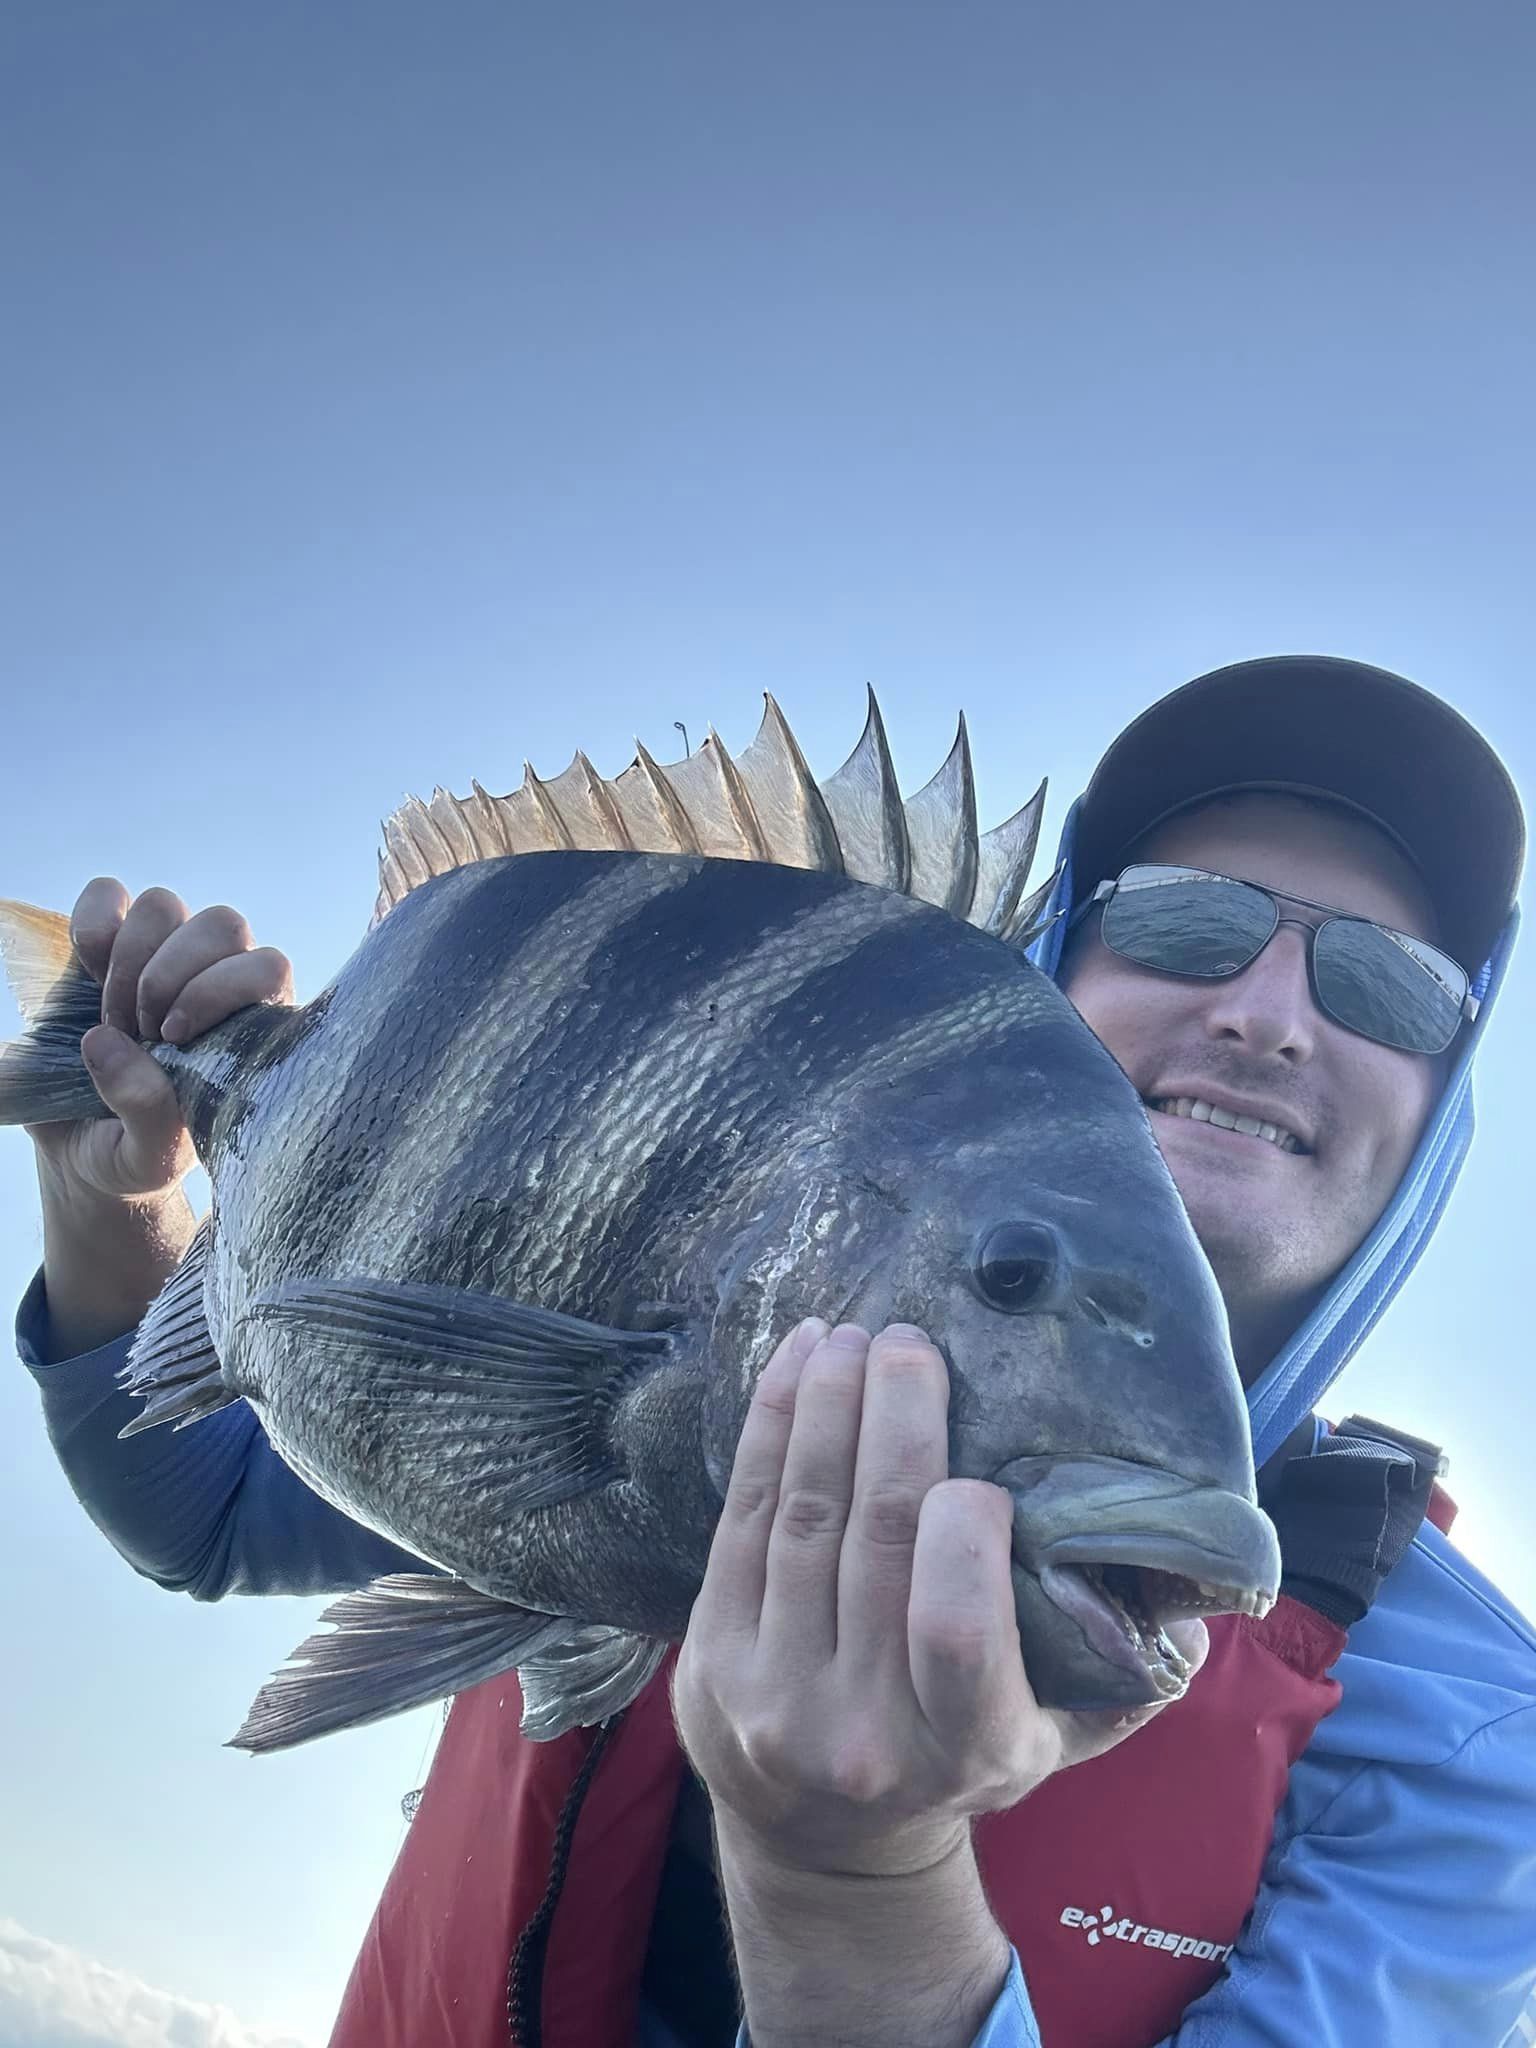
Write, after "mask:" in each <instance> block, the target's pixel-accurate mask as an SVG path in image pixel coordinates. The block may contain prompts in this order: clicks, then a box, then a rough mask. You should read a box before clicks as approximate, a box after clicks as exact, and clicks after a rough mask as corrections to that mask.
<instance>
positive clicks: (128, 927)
mask: <svg viewBox="0 0 1536 2048" xmlns="http://www.w3.org/2000/svg"><path fill="white" fill-rule="evenodd" d="M186 921H187V906H186V905H185V903H183V902H182V900H181V898H180V897H179V896H175V895H172V893H171V891H170V890H169V889H146V890H145V891H144V893H143V895H142V896H136V897H135V898H134V899H133V901H132V903H130V904H129V906H128V909H127V912H126V914H125V916H124V918H123V920H122V924H121V925H120V927H119V929H118V933H117V937H116V938H115V939H114V940H113V942H112V950H111V958H110V960H109V962H108V965H107V974H106V981H105V983H104V985H103V987H102V991H101V1021H102V1023H103V1024H111V1025H112V1026H114V1028H115V1029H117V1030H118V1031H125V1032H127V1034H128V1035H129V1037H130V1038H133V1037H137V1036H138V1035H139V977H140V976H141V975H142V974H143V972H144V970H145V968H146V967H147V966H148V965H149V963H150V961H151V960H152V959H153V958H154V956H155V954H156V953H157V952H158V951H159V950H160V948H161V946H163V945H164V944H165V942H166V940H167V939H168V938H169V937H170V936H171V933H172V932H174V931H175V930H176V929H177V927H178V926H179V925H183V924H185V923H186Z"/></svg>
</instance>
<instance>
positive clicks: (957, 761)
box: [374, 690, 1055, 947]
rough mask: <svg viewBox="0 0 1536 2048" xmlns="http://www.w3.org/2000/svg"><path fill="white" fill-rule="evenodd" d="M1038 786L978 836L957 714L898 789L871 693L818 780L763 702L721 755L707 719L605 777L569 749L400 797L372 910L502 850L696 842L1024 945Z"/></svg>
mask: <svg viewBox="0 0 1536 2048" xmlns="http://www.w3.org/2000/svg"><path fill="white" fill-rule="evenodd" d="M1044 809H1045V784H1044V783H1043V782H1042V783H1041V785H1040V787H1039V789H1037V790H1036V792H1035V794H1034V795H1033V796H1032V797H1031V798H1030V800H1029V802H1028V803H1027V804H1025V805H1024V807H1023V808H1022V810H1019V811H1016V812H1015V813H1014V815H1013V816H1012V817H1011V818H1009V819H1007V820H1005V822H1004V823H1003V824H1001V825H998V826H996V827H995V828H994V829H993V830H992V831H990V832H988V833H987V834H986V835H985V836H984V837H983V836H980V835H979V834H978V832H977V826H976V784H975V778H974V775H973V772H972V766H971V749H970V740H969V737H968V735H967V732H966V725H965V719H964V717H963V716H962V718H961V720H960V724H959V730H958V731H957V733H956V735H955V743H954V745H953V747H951V749H950V751H949V755H948V758H947V759H946V760H945V762H944V765H943V767H941V768H940V769H939V771H938V773H937V774H936V775H935V776H934V777H933V778H932V780H931V781H929V782H927V783H925V784H924V786H923V787H922V788H921V789H920V790H918V791H917V793H916V794H915V795H914V796H911V797H908V798H907V799H906V800H905V801H903V799H902V795H901V789H900V785H899V784H898V783H897V780H896V771H895V768H894V767H893V766H892V763H891V750H890V745H889V743H888V741H887V739H886V736H885V724H884V721H883V720H882V718H881V716H880V706H879V704H878V703H877V702H876V700H875V693H874V691H873V690H871V691H870V692H869V710H868V715H867V717H866V719H865V723H864V731H863V733H862V735H861V736H860V739H859V743H858V745H857V746H856V747H855V748H854V750H853V752H852V753H851V754H850V755H849V756H848V759H847V760H846V761H845V762H844V763H843V765H842V767H841V768H839V769H838V770H837V772H836V773H835V774H834V775H831V776H829V777H828V778H827V780H826V781H825V782H823V783H820V784H818V783H817V781H816V779H815V777H814V776H813V775H812V774H811V771H810V769H809V768H808V767H807V766H806V763H805V757H804V755H803V754H802V753H801V751H800V747H799V744H798V743H797V741H796V739H795V736H794V734H793V733H792V732H791V731H790V729H789V725H788V723H787V722H786V720H785V717H784V714H783V712H782V711H780V709H779V707H778V705H777V704H776V703H775V702H774V700H773V698H772V697H766V698H765V699H764V710H763V720H762V724H761V725H760V726H759V727H758V730H757V735H756V737H755V738H754V739H753V741H752V744H751V745H750V746H749V747H747V748H746V749H745V750H744V751H743V752H742V753H741V754H739V755H738V756H736V757H735V758H734V759H733V758H732V756H731V755H730V754H729V753H728V752H727V750H726V748H725V746H724V745H723V743H722V742H721V740H720V738H719V736H718V734H716V732H715V731H714V729H713V727H711V729H710V733H709V737H708V739H707V740H706V741H705V742H704V744H703V746H702V747H700V748H698V749H697V750H696V752H694V753H692V754H690V755H689V756H687V758H686V759H684V760H682V761H676V762H673V763H671V764H670V765H668V766H666V767H662V766H661V765H660V764H659V763H658V762H656V761H654V760H653V759H652V758H651V756H650V754H649V753H647V751H646V749H645V748H644V747H643V746H642V745H641V744H640V742H639V741H638V740H637V741H636V742H635V759H634V761H633V762H632V763H631V764H630V766H629V767H628V768H626V769H625V770H624V772H623V774H622V775H617V776H615V777H613V779H612V780H611V781H610V780H605V779H604V777H602V776H600V775H599V774H598V773H597V770H596V769H595V768H594V767H593V766H592V763H591V762H590V761H589V760H588V759H587V757H586V755H585V754H582V753H578V754H577V755H576V756H575V758H574V759H573V760H572V762H571V765H570V767H569V768H567V769H566V770H565V771H564V773H563V774H560V775H557V776H555V777H554V778H553V780H551V781H548V782H542V781H540V779H539V777H538V776H537V775H535V774H534V772H533V769H532V768H531V767H530V768H528V769H527V771H526V773H525V775H524V779H523V783H522V787H521V788H519V789H515V790H513V791H511V792H510V794H508V795H507V796H492V795H491V794H490V793H489V791H487V790H486V789H484V788H482V787H481V785H480V784H479V783H478V782H473V783H472V784H471V786H470V794H469V795H468V796H466V797H456V796H452V795H450V794H449V793H448V791H446V790H443V789H439V790H436V791H434V793H433V797H432V801H431V803H430V804H423V803H422V802H421V801H420V800H419V798H416V797H410V798H408V799H407V800H406V802H405V803H403V804H402V805H401V806H400V808H399V809H398V810H397V811H395V812H394V813H393V814H392V815H391V816H390V817H389V818H387V819H386V820H385V823H384V849H383V851H382V852H381V854H380V856H379V900H378V906H377V909H376V911H375V913H374V915H375V918H376V919H377V918H379V917H383V916H384V915H385V913H386V912H387V911H389V910H390V909H392V908H393V906H394V905H395V904H396V903H398V902H399V901H400V899H401V897H402V896H406V895H408V894H409V893H410V891H411V890H412V889H416V888H419V887H420V886H421V884H422V883H423V882H426V881H429V880H430V879H431V878H432V877H433V876H434V875H440V874H446V873H447V871H448V870H449V869H450V868H454V867H464V866H467V865H469V864H470V863H471V862H473V861H476V860H492V859H495V858H497V857H498V856H500V855H504V854H509V853H546V852H555V851H558V850H560V849H561V848H565V847H575V848H581V849H584V850H587V851H592V852H615V853H620V852H636V853H694V854H704V855H707V856H710V857H713V858H716V859H723V860H755V861H771V862H776V863H777V864H778V865H780V866H782V867H792V868H813V869H820V870H822V871H824V872H826V873H828V874H847V875H851V876H852V877H853V878H854V880H855V881H860V882H872V883H875V884H876V885H877V886H878V887H880V888H885V889H892V890H895V891H897V892H898V893H900V894H902V895H909V896H915V897H917V898H918V899H919V900H921V901H922V902H925V903H934V904H937V905H938V906H939V907H940V908H941V909H944V910H948V911H950V912H951V913H952V914H953V915H954V916H956V917H960V918H964V919H965V920H966V921H967V922H968V923H970V924H974V925H979V926H980V927H981V928H982V930H983V931H988V932H991V933H993V934H994V935H995V936H996V937H998V938H1001V939H1005V940H1007V941H1008V942H1009V943H1010V944H1011V945H1015V946H1020V947H1022V946H1024V945H1026V944H1027V943H1028V941H1029V939H1030V938H1031V937H1033V936H1034V935H1035V934H1036V932H1037V929H1038V921H1039V917H1040V913H1041V911H1042V909H1043V908H1044V905H1045V902H1046V900H1047V898H1048V897H1049V895H1050V890H1051V886H1052V883H1053V882H1054V880H1055V877H1054V876H1053V877H1051V879H1050V880H1049V881H1047V882H1046V883H1045V885H1044V887H1043V888H1040V889H1037V890H1035V891H1034V893H1033V894H1032V895H1029V896H1026V895H1025V889H1026V887H1027V884H1028V881H1029V870H1030V867H1031V864H1032V863H1033V860H1034V856H1035V846H1036V842H1037V840H1038V839H1039V836H1040V820H1041V817H1042V815H1043V813H1044Z"/></svg>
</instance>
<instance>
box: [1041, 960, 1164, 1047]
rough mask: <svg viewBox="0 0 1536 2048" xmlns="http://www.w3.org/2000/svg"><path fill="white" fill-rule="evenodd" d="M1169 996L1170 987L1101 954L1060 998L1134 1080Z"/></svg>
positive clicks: (1079, 969)
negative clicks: (1165, 998) (1166, 997)
mask: <svg viewBox="0 0 1536 2048" xmlns="http://www.w3.org/2000/svg"><path fill="white" fill-rule="evenodd" d="M1165 991H1166V984H1164V983H1161V982H1160V981H1159V980H1157V979H1156V978H1155V977H1153V976H1151V975H1141V974H1137V973H1136V972H1135V971H1134V969H1127V968H1125V967H1123V966H1122V965H1121V964H1120V963H1119V962H1118V961H1115V960H1113V959H1112V958H1110V957H1109V956H1108V955H1107V954H1105V953H1104V951H1103V949H1102V948H1099V949H1096V950H1095V952H1093V953H1091V954H1089V955H1088V956H1087V957H1086V958H1085V959H1084V960H1083V961H1082V962H1081V963H1080V964H1079V965H1077V966H1075V967H1074V968H1073V971H1072V973H1071V974H1070V976H1069V977H1068V978H1067V979H1066V980H1064V981H1063V983H1062V993H1063V994H1064V995H1065V996H1066V998H1067V1000H1068V1001H1069V1002H1070V1003H1071V1005H1072V1007H1073V1008H1074V1009H1075V1010H1076V1011H1077V1014H1078V1015H1079V1016H1080V1017H1081V1018H1082V1020H1083V1022H1084V1023H1085V1024H1086V1025H1087V1026H1088V1028H1089V1030H1090V1031H1091V1032H1092V1033H1093V1035H1094V1037H1095V1038H1097V1039H1098V1041H1099V1043H1100V1044H1101V1045H1102V1046H1103V1047H1104V1049H1105V1050H1106V1051H1107V1052H1108V1053H1110V1054H1111V1055H1112V1056H1113V1057H1114V1058H1115V1059H1116V1060H1118V1061H1119V1063H1120V1065H1121V1066H1122V1067H1123V1068H1124V1069H1125V1071H1126V1072H1127V1073H1128V1074H1130V1075H1131V1076H1132V1077H1133V1078H1134V1077H1135V1074H1136V1068H1137V1064H1138V1054H1139V1053H1140V1052H1141V1051H1142V1050H1143V1049H1144V1048H1145V1047H1146V1046H1148V1045H1149V1044H1151V1043H1153V1042H1155V1041H1156V1040H1157V1038H1158V1035H1159V1022H1160V1017H1161V1012H1162V1009H1163V1007H1164V1005H1163V1003H1162V1002H1161V1001H1160V1000H1159V999H1160V997H1162V996H1163V995H1164V994H1165Z"/></svg>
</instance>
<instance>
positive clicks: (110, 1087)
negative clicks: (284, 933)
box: [32, 876, 293, 1198]
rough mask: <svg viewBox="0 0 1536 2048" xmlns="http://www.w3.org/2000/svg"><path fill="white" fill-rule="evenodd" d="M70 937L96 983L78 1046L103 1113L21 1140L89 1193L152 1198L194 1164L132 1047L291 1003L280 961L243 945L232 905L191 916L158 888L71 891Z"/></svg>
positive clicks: (162, 1094) (171, 1103) (164, 1080)
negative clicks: (97, 1003) (96, 1019)
mask: <svg viewBox="0 0 1536 2048" xmlns="http://www.w3.org/2000/svg"><path fill="white" fill-rule="evenodd" d="M70 936H71V937H72V939H73V941H74V945H75V950H76V952H77V953H78V954H79V956H80V959H81V960H82V962H83V963H84V964H85V966H86V967H87V968H88V969H89V971H90V972H91V974H93V975H94V976H95V978H96V979H97V980H98V981H99V982H100V983H101V984H102V991H101V1018H102V1021H101V1024H100V1025H99V1026H98V1027H97V1029H95V1030H94V1031H88V1032H87V1033H86V1034H85V1037H84V1039H83V1040H82V1041H81V1047H80V1050H81V1053H82V1056H83V1057H84V1059H85V1063H86V1065H87V1067H89V1069H90V1072H91V1079H92V1080H93V1081H94V1082H95V1083H96V1087H97V1092H98V1093H99V1094H100V1095H101V1097H102V1100H103V1101H104V1102H106V1103H107V1104H108V1106H109V1107H110V1108H111V1109H112V1110H113V1111H114V1112H115V1114H114V1115H113V1116H112V1117H110V1118H107V1119H105V1120H93V1119H89V1118H87V1119H84V1120H82V1121H79V1122H69V1123H49V1124H38V1125H35V1126H34V1127H33V1128H32V1137H33V1140H34V1142H35V1143H36V1145H37V1147H38V1150H39V1152H40V1153H42V1154H43V1155H44V1156H45V1157H46V1158H48V1159H49V1160H50V1161H51V1162H52V1163H53V1165H54V1166H55V1168H56V1169H57V1170H58V1171H59V1172H60V1173H61V1174H62V1175H63V1176H64V1177H65V1179H66V1180H70V1181H73V1182H75V1183H76V1184H78V1186H79V1187H81V1188H83V1189H89V1190H90V1191H91V1192H92V1193H94V1194H98V1195H108V1196H114V1197H119V1198H133V1197H136V1196H144V1195H154V1194H160V1193H163V1192H165V1191H166V1190H168V1189H171V1188H174V1187H175V1186H177V1185H178V1183H179V1182H180V1181H181V1180H182V1179H183V1178H184V1177H185V1176H186V1174H187V1173H188V1172H189V1171H190V1170H191V1168H192V1167H193V1166H195V1165H196V1164H197V1161H196V1158H195V1156H194V1154H193V1150H192V1143H191V1140H190V1138H189V1137H188V1136H187V1130H186V1124H185V1122H184V1120H183V1117H182V1113H181V1109H180V1107H179V1106H178V1104H177V1101H176V1093H175V1090H174V1089H173V1087H172V1086H171V1082H170V1079H169V1076H168V1075H166V1074H165V1072H164V1071H163V1070H162V1069H161V1068H160V1067H158V1066H157V1065H156V1064H155V1062H154V1061H153V1060H152V1059H151V1058H150V1057H149V1055H148V1054H147V1053H146V1052H145V1051H144V1050H143V1046H142V1044H141V1043H139V1041H141V1040H148V1041H150V1042H153V1041H154V1040H156V1039H160V1038H164V1039H166V1040H167V1041H169V1042H171V1043H184V1042H186V1041H189V1040H191V1039H194V1038H197V1037H200V1036H201V1035H202V1033H203V1032H205V1031H210V1030H212V1028H213V1027H214V1025H216V1024H222V1023H223V1022H224V1020H225V1018H226V1017H232V1016H233V1015H234V1014H235V1012H236V1011H237V1010H243V1009H244V1008H246V1006H247V1005H248V1004H250V1003H261V1002H289V1001H291V1000H292V997H293V981H292V974H291V970H290V968H289V964H288V961H287V960H286V958H285V957H284V956H283V955H282V954H281V953H279V952H277V951H275V950H274V949H273V948H272V947H270V946H268V947H262V948H256V947H254V945H253V942H252V938H251V930H250V926H249V925H248V924H247V923H246V921H245V919H244V918H243V917H242V916H241V915H240V913H239V912H238V911H236V910H231V909H229V908H228V907H227V906H225V905H222V904H220V905H216V906H214V907H213V908H211V909H208V910H201V911H198V912H197V913H196V915H193V914H192V913H190V912H189V911H188V909H187V906H186V904H185V903H183V902H182V900H181V898H180V897H179V896H175V895H173V894H172V893H171V891H170V890H169V889H146V890H145V891H144V893H143V894H142V895H140V896H137V897H133V898H130V897H129V894H128V891H127V890H126V889H125V888H124V886H123V884H122V883H121V882H119V881H117V880H116V879H115V878H113V877H111V876H99V877H98V878H97V879H96V880H95V881H93V882H88V883H87V884H86V886H85V888H84V889H83V890H82V891H81V893H80V897H79V900H78V901H77V902H76V904H75V907H74V911H73V913H72V914H71V917H70Z"/></svg>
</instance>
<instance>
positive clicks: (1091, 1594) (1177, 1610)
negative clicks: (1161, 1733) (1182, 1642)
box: [1040, 1561, 1272, 1699]
mask: <svg viewBox="0 0 1536 2048" xmlns="http://www.w3.org/2000/svg"><path fill="white" fill-rule="evenodd" d="M1040 1590H1041V1591H1042V1592H1043V1593H1044V1594H1045V1596H1046V1598H1047V1599H1048V1600H1050V1601H1053V1602H1054V1604H1055V1605H1056V1606H1057V1607H1059V1608H1060V1609H1061V1611H1062V1613H1063V1614H1065V1615H1067V1616H1068V1617H1069V1618H1070V1619H1071V1620H1072V1621H1074V1622H1076V1624H1077V1626H1078V1627H1079V1628H1080V1629H1081V1630H1082V1632H1083V1637H1084V1640H1085V1641H1086V1642H1087V1644H1088V1647H1089V1648H1090V1649H1091V1650H1093V1651H1095V1652H1096V1653H1097V1654H1098V1655H1099V1656H1100V1657H1102V1658H1103V1659H1104V1661H1105V1663H1107V1664H1114V1665H1118V1666H1119V1667H1120V1669H1121V1670H1123V1671H1126V1672H1129V1673H1131V1674H1132V1675H1133V1676H1134V1677H1136V1678H1142V1679H1145V1680H1146V1681H1147V1683H1148V1684H1149V1685H1150V1686H1151V1688H1152V1693H1153V1697H1155V1698H1157V1699H1177V1698H1178V1696H1179V1694H1180V1693H1182V1692H1183V1691H1184V1690H1185V1689H1186V1687H1187V1686H1188V1684H1189V1681H1190V1677H1191V1675H1192V1673H1193V1670H1194V1666H1193V1665H1192V1664H1191V1662H1190V1660H1189V1659H1188V1658H1187V1657H1186V1656H1185V1655H1184V1653H1183V1651H1182V1650H1181V1649H1180V1648H1179V1646H1178V1644H1177V1643H1176V1642H1174V1640H1173V1639H1172V1637H1171V1636H1170V1635H1169V1634H1168V1633H1167V1631H1168V1627H1169V1624H1170V1623H1173V1622H1178V1621H1195V1620H1203V1619H1204V1618H1205V1617H1206V1616H1207V1615H1212V1614H1251V1615H1255V1616H1258V1615H1262V1614H1267V1613H1268V1611H1269V1608H1270V1606H1271V1605H1272V1602H1271V1601H1270V1599H1269V1598H1268V1596H1267V1595H1266V1594H1264V1593H1259V1592H1254V1591H1251V1590H1250V1589H1248V1588H1246V1587H1239V1586H1222V1585H1219V1584H1213V1585H1207V1584H1205V1583H1203V1582H1202V1581H1201V1580H1199V1579H1192V1578H1186V1577H1185V1576H1184V1574H1183V1573H1182V1572H1172V1571H1163V1570H1160V1569H1159V1568H1158V1567H1157V1566H1155V1565H1134V1564H1116V1563H1113V1562H1109V1561H1105V1562H1102V1563H1098V1564H1048V1565H1045V1566H1043V1567H1042V1568H1041V1571H1040Z"/></svg>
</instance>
